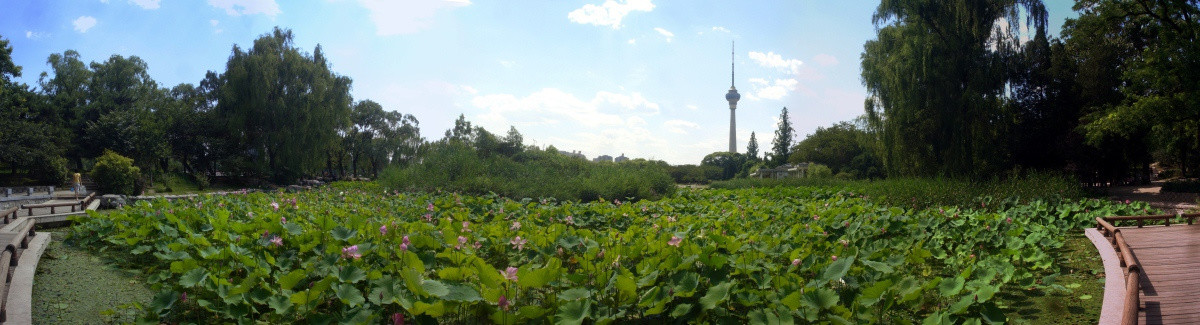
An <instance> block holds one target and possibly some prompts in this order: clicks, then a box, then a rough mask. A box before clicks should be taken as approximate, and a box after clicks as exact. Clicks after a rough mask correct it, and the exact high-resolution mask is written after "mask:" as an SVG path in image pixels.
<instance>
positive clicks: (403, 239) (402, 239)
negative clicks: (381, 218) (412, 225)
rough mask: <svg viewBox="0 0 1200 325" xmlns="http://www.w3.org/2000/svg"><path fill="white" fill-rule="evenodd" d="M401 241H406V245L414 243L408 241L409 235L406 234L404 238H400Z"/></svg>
mask: <svg viewBox="0 0 1200 325" xmlns="http://www.w3.org/2000/svg"><path fill="white" fill-rule="evenodd" d="M400 242H401V243H404V244H405V245H411V244H412V242H410V241H408V235H404V238H400Z"/></svg>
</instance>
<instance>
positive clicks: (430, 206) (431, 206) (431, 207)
mask: <svg viewBox="0 0 1200 325" xmlns="http://www.w3.org/2000/svg"><path fill="white" fill-rule="evenodd" d="M425 210H426V211H429V212H433V203H429V204H428V205H426V206H425Z"/></svg>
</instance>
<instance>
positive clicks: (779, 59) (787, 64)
mask: <svg viewBox="0 0 1200 325" xmlns="http://www.w3.org/2000/svg"><path fill="white" fill-rule="evenodd" d="M750 59H751V60H754V62H758V65H760V66H764V67H768V68H776V69H779V70H783V71H787V72H791V73H792V74H799V73H800V66H801V65H803V64H804V62H801V61H800V60H797V59H786V60H785V59H784V58H783V56H781V55H779V54H775V53H774V52H767V53H762V52H753V51H752V52H750Z"/></svg>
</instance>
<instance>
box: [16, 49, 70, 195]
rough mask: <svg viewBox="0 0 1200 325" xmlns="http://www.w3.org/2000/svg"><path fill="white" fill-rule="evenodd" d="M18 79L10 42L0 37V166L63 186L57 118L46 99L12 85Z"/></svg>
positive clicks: (60, 130) (25, 87)
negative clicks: (1, 164)
mask: <svg viewBox="0 0 1200 325" xmlns="http://www.w3.org/2000/svg"><path fill="white" fill-rule="evenodd" d="M20 76H21V66H18V65H16V64H14V63H13V61H12V47H11V46H10V45H9V41H8V40H6V39H4V38H2V37H0V130H3V131H2V132H0V163H3V164H6V165H8V167H9V168H10V170H11V172H12V173H13V174H15V173H16V171H17V169H18V168H20V169H23V170H25V171H26V176H28V177H29V178H31V179H34V180H36V181H38V182H41V183H43V184H48V185H57V184H60V183H62V182H63V181H64V180H65V177H66V170H65V167H66V165H65V163H64V162H63V161H62V158H61V155H62V154H63V152H64V148H63V146H62V145H60V143H62V142H63V140H64V139H65V138H66V137H67V136H66V130H65V129H63V128H61V127H60V126H59V125H58V123H57V122H58V121H59V119H58V115H57V114H56V113H55V112H54V111H53V110H52V109H51V108H50V107H49V105H47V103H46V99H45V98H44V97H43V96H39V95H38V94H37V93H35V92H33V91H32V90H30V89H29V86H28V85H25V84H18V83H16V82H13V80H12V78H15V77H20Z"/></svg>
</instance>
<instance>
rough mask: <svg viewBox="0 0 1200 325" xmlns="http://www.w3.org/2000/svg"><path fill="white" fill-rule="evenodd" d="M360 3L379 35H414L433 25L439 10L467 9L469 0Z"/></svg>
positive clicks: (362, 0)
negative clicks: (368, 13)
mask: <svg viewBox="0 0 1200 325" xmlns="http://www.w3.org/2000/svg"><path fill="white" fill-rule="evenodd" d="M358 3H359V4H360V5H362V6H363V7H364V8H367V10H368V11H370V12H371V13H370V17H371V22H373V23H375V34H377V35H385V36H386V35H399V34H412V33H416V32H417V31H420V30H422V29H426V28H429V27H430V26H432V25H433V17H434V15H435V14H436V13H437V12H438V11H439V10H448V9H454V8H459V7H465V6H468V5H470V4H471V1H468V0H422V1H395V0H359V1H358Z"/></svg>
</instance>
